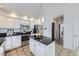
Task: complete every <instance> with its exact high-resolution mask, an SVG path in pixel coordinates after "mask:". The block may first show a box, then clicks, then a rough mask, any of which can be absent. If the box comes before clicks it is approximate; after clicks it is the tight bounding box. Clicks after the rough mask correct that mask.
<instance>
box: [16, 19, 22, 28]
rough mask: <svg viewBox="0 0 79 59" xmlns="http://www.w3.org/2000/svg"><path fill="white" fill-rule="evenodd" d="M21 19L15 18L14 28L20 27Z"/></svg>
mask: <svg viewBox="0 0 79 59" xmlns="http://www.w3.org/2000/svg"><path fill="white" fill-rule="evenodd" d="M20 21H21V20H19V19H14V28H20Z"/></svg>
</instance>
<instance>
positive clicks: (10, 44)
mask: <svg viewBox="0 0 79 59" xmlns="http://www.w3.org/2000/svg"><path fill="white" fill-rule="evenodd" d="M20 46H21V36H11V37H6V38H5V42H4V50H5V51H8V50H11V49H14V48H17V47H20Z"/></svg>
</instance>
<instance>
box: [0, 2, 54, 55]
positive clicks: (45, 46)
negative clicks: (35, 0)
mask: <svg viewBox="0 0 79 59" xmlns="http://www.w3.org/2000/svg"><path fill="white" fill-rule="evenodd" d="M14 5H16V4H14ZM19 5H20V6H23V4H22V5H21V4H17V5H16V6H19ZM25 5H26V8H25V9H28V6H30V7H29V9H34V11H36V10H35V9H38V10H40V8H41V7H40V6H41V5H42V4H24V6H25ZM5 6H6V7H8V6H9V7H10V8H11V7H12V6H10V5H8V4H1V5H0V55H1V56H12V55H14V56H16V55H17V56H30V55H31V56H34V55H35V56H54V55H55V41H54V38H53V37H52V38H50V37H46V36H43V34H44V33H43V30H44V29H45V30H46V29H47V28H46V27H45V28H43V22H44V18H43V17H40V18H36V20H34V18H33V17H27V16H23V17H22V18H21V17H18V16H17V15H16V12H14V11H13V12H12V11H10V10H8V9H7V8H6V7H5ZM38 7H39V8H38ZM23 8H24V7H23ZM16 9H17V8H16ZM29 9H28V10H29ZM28 10H26V11H27V12H28ZM23 11H24V10H23ZM30 11H32V10H30ZM30 11H29V13H28V14H30ZM34 11H32V12H34ZM22 15H23V14H22ZM37 19H38V20H37ZM25 46H29V47H26V48H25V50H27V49H28V50H27V51H22V50H23V49H22V50H21V51H18V52H16V50H19V49H21V48H22V47H25ZM14 50H15V51H14ZM12 51H14V52H12ZM28 51H29V52H28ZM15 52H16V53H15ZM20 52H21V53H20ZM23 52H24V53H26V54H24V53H23Z"/></svg>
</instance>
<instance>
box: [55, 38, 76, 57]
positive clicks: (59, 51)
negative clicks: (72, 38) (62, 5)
mask: <svg viewBox="0 0 79 59" xmlns="http://www.w3.org/2000/svg"><path fill="white" fill-rule="evenodd" d="M55 55H56V56H77V51H74V50H71V49H67V48H64V47H63V44H62V42H61V41H60V40H57V41H56V42H55Z"/></svg>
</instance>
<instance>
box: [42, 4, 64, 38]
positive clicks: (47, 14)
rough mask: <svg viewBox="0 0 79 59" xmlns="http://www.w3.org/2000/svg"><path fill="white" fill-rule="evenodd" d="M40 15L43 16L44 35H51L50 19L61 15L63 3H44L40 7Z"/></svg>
mask: <svg viewBox="0 0 79 59" xmlns="http://www.w3.org/2000/svg"><path fill="white" fill-rule="evenodd" d="M41 15H42V16H43V17H44V18H45V21H44V23H43V25H44V27H46V28H47V29H46V30H45V29H44V32H43V34H44V36H47V37H50V38H51V37H52V20H53V18H54V17H57V16H60V15H63V4H44V5H43V7H42V8H41Z"/></svg>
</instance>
